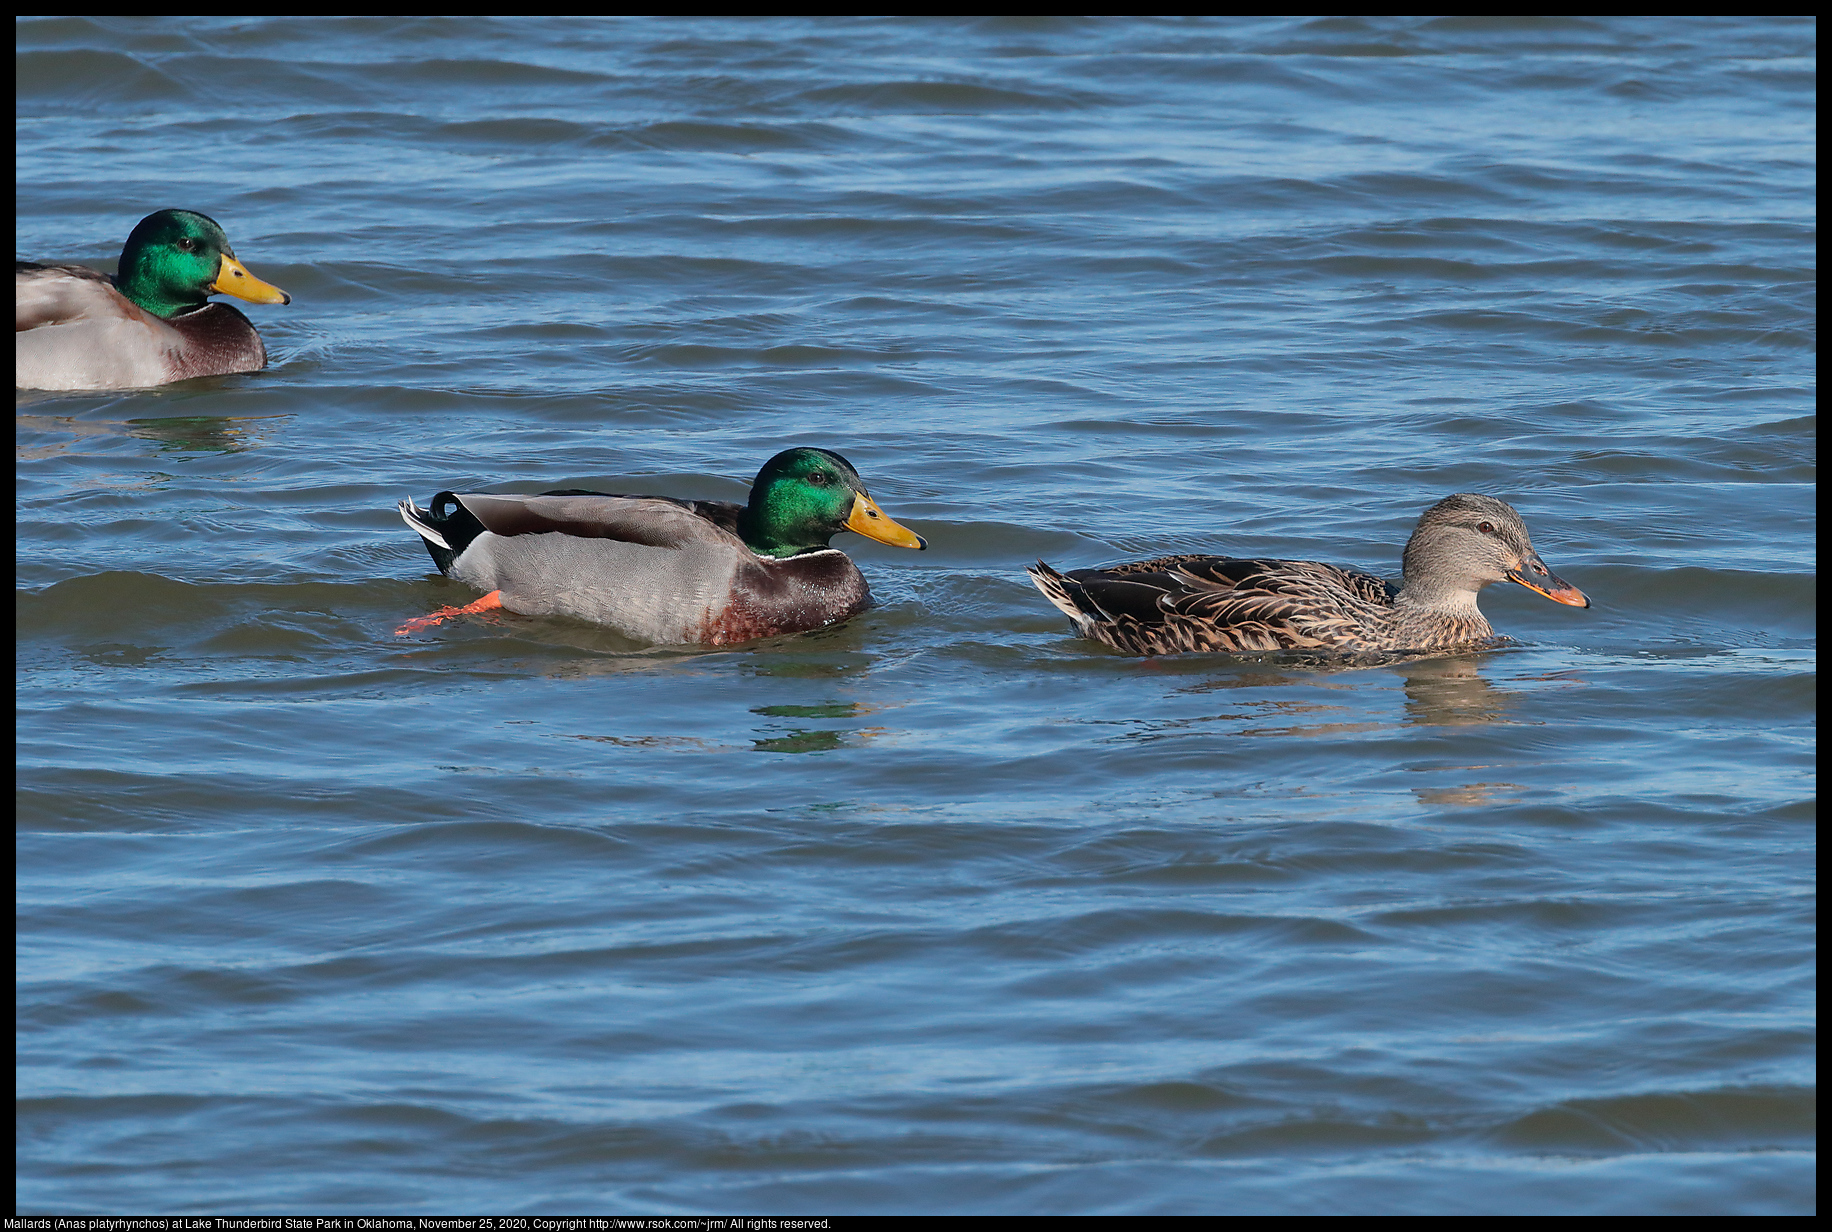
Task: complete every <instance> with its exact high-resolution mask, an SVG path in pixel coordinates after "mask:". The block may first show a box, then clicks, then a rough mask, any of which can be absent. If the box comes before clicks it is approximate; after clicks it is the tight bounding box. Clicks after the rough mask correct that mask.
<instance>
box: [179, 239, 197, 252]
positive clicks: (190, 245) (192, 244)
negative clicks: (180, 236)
mask: <svg viewBox="0 0 1832 1232" xmlns="http://www.w3.org/2000/svg"><path fill="white" fill-rule="evenodd" d="M178 246H179V247H180V248H182V249H184V250H185V251H186V252H192V251H194V250H195V249H196V248H197V241H196V240H190V239H185V240H179V241H178Z"/></svg>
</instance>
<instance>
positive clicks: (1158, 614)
mask: <svg viewBox="0 0 1832 1232" xmlns="http://www.w3.org/2000/svg"><path fill="white" fill-rule="evenodd" d="M1401 570H1402V580H1401V581H1400V584H1399V585H1398V586H1395V585H1394V584H1393V583H1391V582H1388V581H1385V580H1384V579H1381V578H1377V577H1372V576H1370V575H1368V574H1366V573H1358V572H1356V571H1355V570H1353V569H1340V568H1337V567H1336V566H1334V565H1321V564H1317V563H1316V562H1315V561H1308V560H1238V559H1235V558H1234V557H1231V556H1160V557H1156V558H1155V559H1152V560H1139V561H1133V562H1132V563H1130V564H1124V565H1113V566H1110V567H1109V568H1106V569H1075V570H1071V571H1070V572H1068V573H1058V572H1057V571H1056V570H1054V569H1052V568H1050V567H1049V566H1048V565H1046V564H1044V563H1043V562H1042V561H1038V562H1037V565H1036V567H1035V568H1033V569H1031V570H1029V573H1030V576H1031V580H1032V581H1033V582H1035V583H1036V584H1037V589H1038V590H1041V591H1042V592H1043V595H1044V598H1046V599H1048V600H1049V601H1050V602H1051V603H1054V604H1055V605H1056V606H1057V607H1058V608H1060V609H1061V610H1062V612H1063V613H1064V614H1065V615H1066V616H1068V618H1069V619H1070V620H1072V621H1074V622H1075V628H1076V630H1077V631H1078V632H1079V633H1080V634H1081V635H1082V636H1083V637H1091V638H1093V639H1095V640H1096V641H1101V642H1105V643H1106V644H1107V645H1109V646H1111V647H1113V648H1114V649H1115V650H1123V651H1126V652H1128V653H1130V654H1143V655H1158V654H1180V653H1183V652H1186V651H1210V652H1221V653H1234V652H1239V651H1248V650H1300V649H1302V650H1322V651H1324V652H1326V653H1336V654H1365V653H1370V652H1390V651H1409V650H1448V649H1452V648H1455V647H1459V646H1469V645H1472V644H1474V643H1478V642H1481V641H1483V640H1484V639H1486V638H1489V637H1492V636H1493V635H1494V630H1493V629H1492V628H1490V626H1489V622H1488V621H1487V620H1484V619H1483V617H1482V613H1481V612H1480V611H1478V610H1476V592H1477V591H1479V590H1481V589H1482V588H1483V587H1484V586H1487V585H1488V584H1489V583H1490V582H1517V583H1519V584H1520V585H1522V586H1525V587H1526V588H1527V589H1528V590H1531V591H1536V592H1538V593H1539V594H1542V595H1544V596H1546V598H1548V599H1551V600H1553V601H1554V602H1556V603H1565V604H1569V605H1570V606H1572V607H1589V606H1590V600H1589V599H1588V598H1586V597H1585V595H1584V593H1583V592H1582V591H1580V590H1579V589H1578V588H1577V587H1575V586H1573V585H1572V584H1571V583H1569V582H1567V581H1565V580H1564V579H1562V578H1560V577H1559V576H1558V575H1557V574H1555V573H1553V572H1552V570H1550V569H1548V568H1546V562H1545V561H1543V560H1541V559H1540V558H1539V553H1538V552H1535V551H1534V550H1533V543H1532V540H1530V539H1529V538H1528V537H1527V527H1526V523H1524V522H1522V521H1521V520H1520V515H1519V514H1518V513H1516V512H1514V509H1513V507H1512V506H1510V505H1509V504H1507V502H1505V501H1499V500H1496V499H1495V498H1494V497H1492V496H1477V495H1474V494H1473V493H1469V492H1459V493H1457V494H1456V495H1454V496H1447V497H1445V498H1444V499H1443V500H1441V501H1439V502H1438V503H1437V504H1435V505H1433V506H1432V507H1431V508H1429V509H1427V510H1426V511H1425V512H1424V513H1423V514H1421V515H1420V516H1419V523H1418V527H1417V529H1415V530H1414V531H1413V532H1412V538H1411V539H1409V540H1408V541H1407V542H1406V552H1405V557H1404V559H1403V562H1402V565H1401Z"/></svg>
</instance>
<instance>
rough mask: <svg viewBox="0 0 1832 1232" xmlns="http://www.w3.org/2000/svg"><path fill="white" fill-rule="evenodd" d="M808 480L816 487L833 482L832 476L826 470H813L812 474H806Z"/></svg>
mask: <svg viewBox="0 0 1832 1232" xmlns="http://www.w3.org/2000/svg"><path fill="white" fill-rule="evenodd" d="M808 482H809V483H811V484H814V485H815V486H817V487H822V488H824V487H826V486H827V485H828V484H830V483H832V482H833V478H832V476H830V475H828V474H827V472H826V471H815V472H814V473H813V474H812V475H810V476H808Z"/></svg>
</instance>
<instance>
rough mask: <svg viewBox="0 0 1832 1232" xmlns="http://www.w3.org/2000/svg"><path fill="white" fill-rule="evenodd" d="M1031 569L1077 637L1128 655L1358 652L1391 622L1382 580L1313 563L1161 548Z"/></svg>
mask: <svg viewBox="0 0 1832 1232" xmlns="http://www.w3.org/2000/svg"><path fill="white" fill-rule="evenodd" d="M1040 570H1041V571H1042V572H1040ZM1031 575H1032V576H1033V577H1034V578H1036V579H1037V583H1038V586H1039V588H1040V589H1042V590H1043V592H1044V594H1045V595H1046V596H1047V597H1048V598H1049V599H1050V601H1051V602H1052V603H1055V604H1056V606H1057V607H1058V608H1060V609H1061V610H1062V611H1064V612H1065V613H1067V614H1068V615H1069V616H1070V618H1071V619H1073V620H1074V621H1075V623H1076V626H1077V628H1078V629H1080V631H1081V632H1082V633H1083V635H1084V636H1088V637H1094V638H1097V639H1098V640H1100V641H1103V642H1105V643H1106V644H1107V645H1109V646H1112V647H1114V648H1115V649H1116V650H1125V651H1129V652H1131V653H1133V654H1182V653H1188V652H1220V653H1238V652H1241V651H1263V650H1300V649H1325V650H1330V651H1333V652H1339V653H1355V652H1359V651H1363V650H1368V649H1371V648H1373V647H1374V646H1376V645H1377V644H1378V643H1379V641H1380V638H1381V633H1382V631H1383V629H1384V628H1385V627H1386V626H1388V625H1390V624H1391V621H1392V617H1391V611H1392V602H1393V599H1392V593H1393V591H1392V587H1391V586H1390V585H1389V584H1388V583H1386V582H1384V581H1382V580H1381V579H1379V578H1376V577H1371V576H1369V575H1368V574H1364V573H1357V572H1355V571H1354V570H1349V569H1339V568H1337V567H1336V566H1334V565H1325V564H1319V563H1317V562H1315V561H1286V560H1255V559H1239V558H1235V557H1226V556H1160V557H1154V558H1153V559H1151V560H1141V561H1130V562H1127V563H1125V564H1121V565H1115V566H1111V567H1109V568H1105V569H1077V570H1072V571H1071V572H1069V573H1066V574H1064V573H1058V572H1057V571H1056V570H1054V569H1049V567H1048V566H1046V565H1043V564H1042V563H1041V562H1039V568H1038V569H1033V570H1031Z"/></svg>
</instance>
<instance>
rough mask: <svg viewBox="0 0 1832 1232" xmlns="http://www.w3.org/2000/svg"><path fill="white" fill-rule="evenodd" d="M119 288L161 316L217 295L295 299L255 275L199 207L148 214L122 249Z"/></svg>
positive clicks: (266, 300)
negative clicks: (199, 210)
mask: <svg viewBox="0 0 1832 1232" xmlns="http://www.w3.org/2000/svg"><path fill="white" fill-rule="evenodd" d="M115 287H116V289H117V290H119V291H120V292H121V294H122V295H125V296H126V297H127V298H128V299H130V300H132V301H133V302H134V303H136V304H138V305H140V307H142V308H144V309H146V310H147V311H148V312H150V313H152V314H153V315H154V316H159V317H173V316H177V315H178V314H179V313H181V312H190V311H192V310H194V309H197V308H202V307H203V306H204V304H205V303H206V302H207V301H208V299H209V297H210V296H212V295H233V296H235V297H236V298H237V299H245V300H248V301H250V302H251V303H256V304H290V303H292V302H293V297H292V296H290V295H288V294H287V293H286V292H284V291H282V290H281V289H280V288H279V287H275V286H270V285H268V284H267V283H265V282H262V281H261V280H260V279H259V278H256V277H255V276H254V275H253V274H251V273H249V272H248V270H247V269H246V268H245V267H244V266H243V265H242V263H241V262H240V261H237V260H236V259H235V250H234V249H232V248H230V247H229V237H228V236H226V235H224V234H223V229H222V228H221V227H219V226H217V225H216V220H215V219H214V218H211V217H210V216H209V215H207V214H199V213H197V212H196V211H195V210H159V211H158V212H156V213H152V214H148V215H147V216H146V217H145V218H142V219H141V220H140V224H139V225H138V226H136V227H135V228H134V229H133V234H131V235H129V236H128V237H127V243H126V245H125V246H124V247H123V248H122V249H121V267H120V269H119V271H118V272H117V273H116V274H115Z"/></svg>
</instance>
